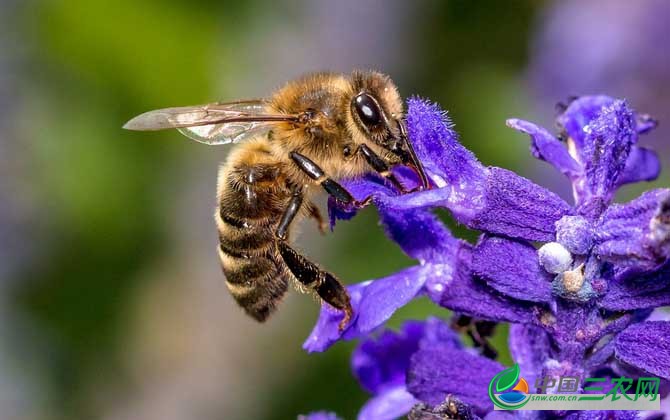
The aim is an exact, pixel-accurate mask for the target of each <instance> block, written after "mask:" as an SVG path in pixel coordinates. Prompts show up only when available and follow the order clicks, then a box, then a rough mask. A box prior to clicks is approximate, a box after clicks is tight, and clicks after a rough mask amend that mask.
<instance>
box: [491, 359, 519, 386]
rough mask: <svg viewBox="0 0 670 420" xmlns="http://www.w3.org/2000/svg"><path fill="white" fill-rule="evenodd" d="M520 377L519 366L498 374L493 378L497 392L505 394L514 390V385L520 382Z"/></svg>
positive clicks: (516, 365)
mask: <svg viewBox="0 0 670 420" xmlns="http://www.w3.org/2000/svg"><path fill="white" fill-rule="evenodd" d="M519 375H520V371H519V365H518V364H515V365H514V366H512V367H511V368H509V369H505V370H503V371H502V372H500V373H499V374H497V375H496V376H495V378H493V381H494V382H495V387H496V392H505V391H507V390H508V389H511V388H514V385H516V383H517V382H518V381H519Z"/></svg>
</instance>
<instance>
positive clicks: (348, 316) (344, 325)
mask: <svg viewBox="0 0 670 420" xmlns="http://www.w3.org/2000/svg"><path fill="white" fill-rule="evenodd" d="M343 311H344V318H342V321H340V325H339V327H338V329H339V331H340V333H342V332H343V331H344V330H345V328H347V325H348V324H349V321H351V316H352V315H353V312H352V310H351V307H350V306H349V307H347V308H345V309H343Z"/></svg>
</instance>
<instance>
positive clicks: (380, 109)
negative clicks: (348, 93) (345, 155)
mask: <svg viewBox="0 0 670 420" xmlns="http://www.w3.org/2000/svg"><path fill="white" fill-rule="evenodd" d="M352 82H353V96H352V98H351V104H350V113H351V120H352V122H353V124H352V125H353V127H351V128H352V131H353V133H352V134H353V135H355V136H356V135H357V134H358V135H361V136H363V137H365V138H367V139H370V140H372V141H373V142H374V143H376V144H377V145H379V146H381V147H384V148H385V149H389V148H390V146H391V145H392V143H393V140H394V139H395V138H397V137H398V136H399V134H400V133H399V129H398V122H399V121H401V119H402V117H403V109H402V100H401V99H400V95H399V94H398V89H397V88H396V86H395V84H394V83H393V81H391V78H389V77H388V76H386V75H385V74H382V73H378V72H372V71H368V72H354V74H353V76H352ZM357 137H358V136H357Z"/></svg>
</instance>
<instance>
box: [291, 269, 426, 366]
mask: <svg viewBox="0 0 670 420" xmlns="http://www.w3.org/2000/svg"><path fill="white" fill-rule="evenodd" d="M434 274H435V272H434V270H433V267H432V266H431V265H429V264H427V265H424V266H421V265H418V266H414V267H410V268H406V269H404V270H401V271H399V272H397V273H395V274H392V275H390V276H388V277H383V278H381V279H377V280H373V281H367V282H364V283H359V284H356V285H353V286H349V287H347V290H348V291H349V296H350V298H351V306H352V308H353V310H354V316H353V318H352V320H351V321H350V323H349V325H348V326H347V328H346V329H345V330H344V331H343V332H340V330H339V323H340V321H341V320H342V318H343V316H344V315H343V313H342V311H337V310H335V309H333V308H331V307H330V306H329V305H325V304H324V305H321V312H320V313H319V319H318V321H317V323H316V325H315V326H314V329H313V330H312V332H311V334H310V335H309V337H307V340H306V341H305V342H304V343H303V346H302V347H303V348H304V349H305V350H307V351H308V352H310V353H312V352H321V351H325V350H326V349H327V348H328V347H330V346H331V345H333V344H334V343H335V342H337V341H338V340H340V339H344V340H351V339H354V338H358V337H361V336H364V335H367V334H368V333H369V332H371V331H372V330H374V329H376V328H377V327H379V326H380V325H382V324H384V323H385V322H386V321H387V320H388V319H389V318H390V317H391V315H393V313H394V312H395V311H396V310H398V309H399V308H401V307H402V306H404V305H406V304H407V303H409V302H410V301H411V300H412V299H414V298H415V297H416V296H417V294H419V293H420V292H421V291H422V288H423V286H424V283H425V282H426V281H427V279H428V278H430V277H431V276H433V275H434Z"/></svg>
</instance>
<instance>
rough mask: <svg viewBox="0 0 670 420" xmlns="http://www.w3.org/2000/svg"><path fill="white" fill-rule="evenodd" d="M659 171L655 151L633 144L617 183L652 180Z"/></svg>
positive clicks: (659, 167)
mask: <svg viewBox="0 0 670 420" xmlns="http://www.w3.org/2000/svg"><path fill="white" fill-rule="evenodd" d="M660 173H661V162H660V160H659V159H658V154H656V152H655V151H653V150H649V149H645V148H644V147H639V146H633V147H632V148H631V150H630V156H628V160H626V166H625V167H624V170H623V172H622V173H621V175H620V176H619V179H618V180H617V184H618V185H624V184H630V183H633V182H640V181H653V180H655V179H656V178H658V175H659V174H660Z"/></svg>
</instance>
